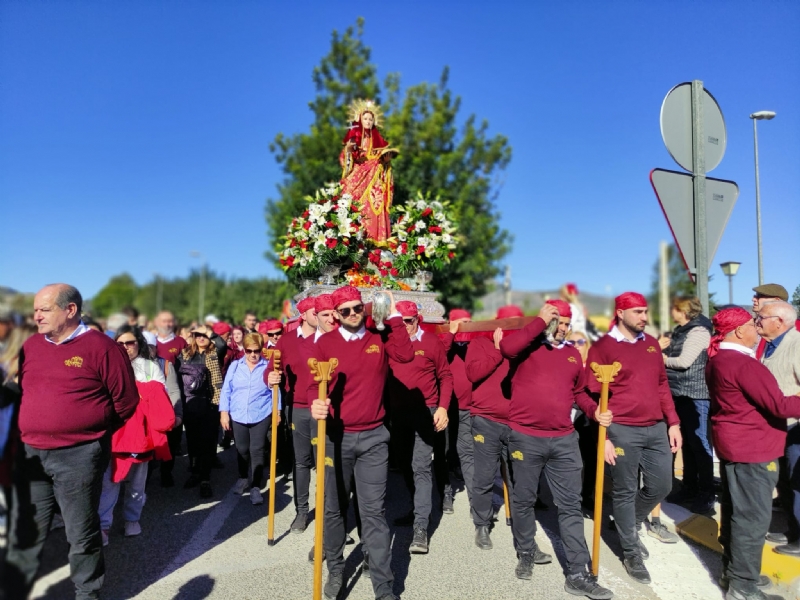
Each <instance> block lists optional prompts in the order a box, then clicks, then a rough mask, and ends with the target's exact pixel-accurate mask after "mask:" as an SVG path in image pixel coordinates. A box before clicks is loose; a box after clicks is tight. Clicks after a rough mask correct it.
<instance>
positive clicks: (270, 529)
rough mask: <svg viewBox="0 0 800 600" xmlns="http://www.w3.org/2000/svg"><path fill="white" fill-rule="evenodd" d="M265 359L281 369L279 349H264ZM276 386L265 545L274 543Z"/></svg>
mask: <svg viewBox="0 0 800 600" xmlns="http://www.w3.org/2000/svg"><path fill="white" fill-rule="evenodd" d="M264 353H265V354H266V356H267V360H271V361H272V369H273V370H274V371H275V372H276V373H277V372H278V371H280V370H281V351H280V350H273V349H270V350H265V351H264ZM279 394H280V392H279V391H278V386H277V385H273V386H272V440H271V443H270V446H271V448H270V458H269V513H268V517H267V545H268V546H274V545H275V472H276V471H277V462H276V461H277V459H278V396H279Z"/></svg>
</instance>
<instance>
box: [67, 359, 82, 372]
mask: <svg viewBox="0 0 800 600" xmlns="http://www.w3.org/2000/svg"><path fill="white" fill-rule="evenodd" d="M64 364H65V365H67V366H68V367H78V368H79V369H80V368H81V367H82V366H83V359H82V358H81V357H80V356H73V357H72V358H68V359H67V360H65V361H64Z"/></svg>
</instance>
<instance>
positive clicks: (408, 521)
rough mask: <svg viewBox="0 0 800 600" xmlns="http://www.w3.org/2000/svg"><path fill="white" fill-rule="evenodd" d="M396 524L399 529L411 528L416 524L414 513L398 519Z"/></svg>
mask: <svg viewBox="0 0 800 600" xmlns="http://www.w3.org/2000/svg"><path fill="white" fill-rule="evenodd" d="M394 524H395V526H397V527H411V526H412V525H413V524H414V511H413V510H411V511H408V512H407V513H406V514H404V515H403V516H402V517H397V518H396V519H395V520H394Z"/></svg>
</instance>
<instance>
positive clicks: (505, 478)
mask: <svg viewBox="0 0 800 600" xmlns="http://www.w3.org/2000/svg"><path fill="white" fill-rule="evenodd" d="M500 475H502V476H503V500H504V501H505V503H506V525H508V526H509V527H511V502H509V499H508V470H507V469H506V463H505V461H504V460H503V459H502V458H501V459H500Z"/></svg>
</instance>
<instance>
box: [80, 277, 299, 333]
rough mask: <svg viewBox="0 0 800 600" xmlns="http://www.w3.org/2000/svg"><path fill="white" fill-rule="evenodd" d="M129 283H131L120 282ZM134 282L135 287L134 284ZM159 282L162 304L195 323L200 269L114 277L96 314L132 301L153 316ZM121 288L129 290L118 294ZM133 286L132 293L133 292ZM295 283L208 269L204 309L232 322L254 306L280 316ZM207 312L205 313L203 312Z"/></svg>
mask: <svg viewBox="0 0 800 600" xmlns="http://www.w3.org/2000/svg"><path fill="white" fill-rule="evenodd" d="M121 282H123V283H125V284H126V285H127V286H128V287H124V288H123V286H121V285H120V283H121ZM131 285H132V286H133V287H132V288H131V287H130V286H131ZM159 286H161V294H160V297H161V308H163V309H164V310H170V311H172V312H173V313H174V314H175V317H176V318H177V319H178V321H179V322H180V323H191V322H192V321H196V320H197V318H198V305H199V302H200V271H199V270H197V271H192V272H191V273H190V274H189V276H188V277H186V278H180V277H178V278H175V279H160V280H159V279H154V280H152V281H149V282H148V283H146V284H144V285H142V286H138V285H137V284H136V282H134V281H133V279H132V278H131V277H130V275H127V274H123V275H117V276H115V277H112V278H111V280H110V281H109V282H108V283H107V284H106V286H105V287H104V288H103V289H102V290H100V291H99V292H98V293H97V295H96V296H95V297H94V299H93V300H92V302H91V305H92V315H93V316H97V317H107V316H108V315H109V314H111V313H113V312H116V311H119V310H120V309H121V308H122V307H123V306H125V305H127V304H130V305H132V306H135V307H136V308H137V309H138V310H139V311H140V312H141V313H143V314H146V315H147V316H148V317H150V318H152V317H154V316H155V314H156V312H157V310H158V308H159V307H158V306H157V303H158V300H159ZM120 289H125V290H127V292H126V294H117V293H116V291H117V290H120ZM131 290H132V293H130V292H131ZM292 294H293V288H292V286H291V285H290V284H289V283H288V282H286V281H283V280H275V279H266V278H261V279H229V280H226V279H225V278H224V277H222V276H220V275H218V274H217V273H214V272H213V271H209V272H208V273H206V294H205V304H204V308H203V311H204V312H205V314H214V315H215V316H216V317H217V318H219V319H221V320H224V321H228V322H230V323H241V322H242V319H243V318H244V313H245V312H246V311H248V310H253V311H255V313H256V314H257V315H258V316H259V318H262V319H263V318H267V317H278V316H279V315H280V314H281V310H282V307H283V301H284V300H286V299H289V298H291V296H292ZM203 316H205V315H203Z"/></svg>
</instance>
